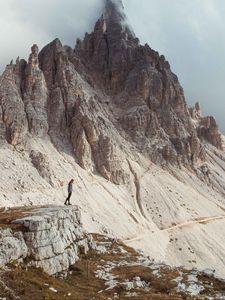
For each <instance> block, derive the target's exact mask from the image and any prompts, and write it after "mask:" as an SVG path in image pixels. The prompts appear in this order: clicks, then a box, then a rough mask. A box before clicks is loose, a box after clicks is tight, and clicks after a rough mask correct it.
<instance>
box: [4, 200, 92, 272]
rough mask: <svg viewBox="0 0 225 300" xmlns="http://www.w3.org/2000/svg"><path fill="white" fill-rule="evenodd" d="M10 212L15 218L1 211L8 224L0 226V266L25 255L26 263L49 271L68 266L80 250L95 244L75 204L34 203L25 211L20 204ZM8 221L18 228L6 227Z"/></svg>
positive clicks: (87, 248)
mask: <svg viewBox="0 0 225 300" xmlns="http://www.w3.org/2000/svg"><path fill="white" fill-rule="evenodd" d="M13 212H14V214H15V215H16V216H17V217H18V218H15V219H14V218H10V213H11V210H8V211H7V212H4V214H8V219H7V220H9V224H8V225H9V228H6V227H5V226H6V225H7V224H6V223H5V224H4V228H0V267H1V266H4V265H7V264H9V263H10V262H12V261H15V260H19V259H20V260H22V261H24V259H26V260H25V261H29V263H28V264H27V265H28V266H32V267H38V268H42V269H43V270H44V271H45V272H46V273H48V274H50V275H53V274H56V273H60V272H62V271H66V270H68V268H69V266H70V265H72V264H74V263H75V262H76V261H77V260H78V259H79V253H80V252H83V251H84V252H85V253H87V252H88V250H89V249H93V248H95V243H94V242H93V239H92V236H90V235H89V236H88V235H86V233H85V232H84V230H83V227H82V223H81V213H80V211H79V209H78V207H77V206H70V207H64V206H61V207H58V206H49V207H38V208H34V209H29V212H27V211H26V209H25V211H24V210H23V209H21V208H20V209H18V211H16V213H15V209H14V210H13ZM20 212H21V214H20ZM24 214H25V216H24ZM0 219H1V212H0ZM10 224H14V225H17V226H18V227H16V228H18V229H16V228H14V229H12V228H10ZM21 228H23V229H25V230H21ZM81 248H82V249H81Z"/></svg>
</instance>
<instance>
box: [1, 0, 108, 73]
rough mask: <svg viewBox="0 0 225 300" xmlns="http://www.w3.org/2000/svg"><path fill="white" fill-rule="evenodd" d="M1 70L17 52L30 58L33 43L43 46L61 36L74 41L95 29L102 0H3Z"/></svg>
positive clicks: (73, 43) (67, 41)
mask: <svg viewBox="0 0 225 300" xmlns="http://www.w3.org/2000/svg"><path fill="white" fill-rule="evenodd" d="M0 7H1V10H0V36H1V55H0V71H3V69H4V66H5V65H6V64H7V63H9V61H10V60H11V59H12V58H14V59H15V58H16V57H17V56H20V57H23V58H27V57H28V55H29V52H30V47H31V46H32V44H33V43H37V44H38V45H39V48H42V47H43V46H45V45H46V44H47V43H49V42H50V41H52V40H53V39H55V38H56V37H58V38H60V39H61V40H62V42H63V43H65V44H70V45H75V41H76V38H77V37H82V36H83V35H84V33H85V32H86V31H90V30H92V28H93V26H94V24H95V21H96V19H97V18H98V16H99V15H100V14H101V12H102V9H103V1H102V0H82V1H80V0H65V1H62V0H38V1H37V0H19V1H18V0H0Z"/></svg>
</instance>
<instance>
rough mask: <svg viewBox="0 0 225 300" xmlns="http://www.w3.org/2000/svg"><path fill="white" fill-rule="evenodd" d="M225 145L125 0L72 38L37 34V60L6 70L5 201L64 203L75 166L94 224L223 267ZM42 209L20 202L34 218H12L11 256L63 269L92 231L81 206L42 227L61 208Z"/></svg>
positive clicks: (2, 104) (168, 259)
mask: <svg viewBox="0 0 225 300" xmlns="http://www.w3.org/2000/svg"><path fill="white" fill-rule="evenodd" d="M200 100H201V99H200ZM224 146H225V137H224V136H222V135H221V134H220V132H219V129H218V126H217V124H216V121H215V119H214V118H213V117H211V116H209V117H205V116H203V115H202V113H201V109H200V106H199V104H196V105H195V107H193V108H189V107H188V105H187V103H186V100H185V96H184V92H183V89H182V87H181V85H180V83H179V80H178V78H177V76H176V75H175V74H174V73H173V72H172V68H171V67H170V65H169V63H168V62H167V61H166V59H165V57H164V56H163V55H160V54H159V53H158V52H156V51H155V50H153V49H151V47H150V46H148V45H147V44H146V45H141V44H140V42H139V40H138V38H137V37H136V36H135V34H134V33H133V32H132V30H131V29H130V26H129V25H128V24H127V20H126V16H125V12H124V9H123V5H122V1H120V0H116V1H113V0H105V7H104V11H103V12H102V15H101V16H100V17H99V19H98V21H97V22H96V25H95V27H94V28H93V31H92V32H91V33H89V34H86V35H85V37H84V38H83V39H82V40H81V39H78V40H77V43H76V45H74V46H73V47H69V46H64V45H62V43H61V42H60V41H59V39H55V40H54V41H52V42H51V43H49V44H48V45H46V46H45V47H44V48H43V49H40V51H39V48H38V46H37V45H33V46H32V48H31V53H30V56H29V59H28V60H27V61H26V60H24V59H20V58H18V59H17V60H16V61H15V63H13V61H12V62H11V63H10V64H9V65H7V67H6V69H5V71H4V72H3V74H2V75H1V76H0V178H1V181H0V205H2V207H5V206H7V207H13V206H24V205H25V206H27V205H29V206H31V205H34V206H37V205H41V206H42V205H46V204H50V203H51V204H54V205H59V206H60V205H62V204H63V203H64V201H65V197H66V190H67V183H68V181H69V180H70V179H71V178H74V179H75V183H76V184H75V186H74V194H73V197H72V200H71V201H72V203H73V204H78V205H79V206H80V207H81V211H82V216H83V217H82V219H83V226H84V228H85V229H86V231H87V232H96V233H98V234H102V235H108V236H113V237H114V238H115V239H120V240H122V241H124V242H125V243H126V244H127V245H128V246H131V247H133V248H135V249H136V250H138V249H140V248H141V249H142V250H143V251H144V253H145V255H146V256H150V257H152V258H154V259H155V261H163V262H165V264H167V265H170V266H171V267H174V268H175V267H178V266H185V268H186V269H193V268H196V269H198V270H200V271H202V270H205V269H207V268H209V269H213V270H214V269H215V274H216V275H217V276H218V277H221V278H225V260H224V253H225V235H224V228H225V192H224V191H225V151H224V149H225V147H224ZM41 211H42V216H41V217H40V216H37V215H36V217H34V216H33V217H32V219H31V220H30V221H28V222H26V221H25V220H24V219H23V217H24V216H25V217H26V218H27V217H28V215H27V210H26V211H25V212H24V211H23V209H22V211H21V213H18V214H17V213H16V212H15V214H17V215H15V216H14V217H13V219H12V220H14V221H15V220H18V219H23V220H22V221H19V223H18V221H16V224H13V225H10V228H15V227H16V228H22V229H21V231H19V233H16V235H17V236H16V235H15V232H14V231H13V230H12V229H11V230H10V229H9V225H6V229H5V230H4V239H5V240H6V241H7V243H4V245H6V246H4V247H5V248H4V249H5V250H4V251H5V252H4V253H5V254H4V256H3V257H2V259H3V261H4V264H5V263H8V262H9V261H12V260H15V261H17V260H18V258H21V257H22V258H25V261H26V264H27V265H28V266H33V267H35V266H40V267H42V269H45V271H46V272H49V273H50V274H53V273H54V274H55V273H58V272H61V271H63V270H64V269H65V268H67V267H68V266H69V264H70V263H74V262H76V261H77V259H78V256H79V251H77V248H79V245H78V243H83V240H84V241H86V242H84V243H85V244H87V243H90V241H88V239H87V238H86V237H85V235H84V233H81V232H80V225H79V212H75V211H74V213H73V214H72V215H73V216H71V217H70V218H69V219H66V220H64V219H63V218H61V217H60V216H59V217H58V218H59V219H60V221H59V222H60V223H59V224H55V225H54V227H52V228H48V227H49V226H50V225H49V223H48V222H47V221H46V222H47V223H46V224H45V225H44V227H45V228H46V229H45V230H42V229H41V226H42V225H40V224H41V223H42V221H40V220H39V218H41V219H42V218H45V216H46V218H47V219H48V218H49V219H51V217H50V216H49V211H46V210H43V209H41ZM36 212H37V211H36ZM54 213H55V212H54ZM64 213H65V212H63V214H64ZM60 214H61V213H60ZM33 218H38V219H37V220H36V221H35V222H34V220H33ZM39 223H40V224H39ZM56 223H57V221H56ZM71 223H74V224H75V225H69V224H71ZM6 224H9V222H6ZM30 224H35V225H34V226H36V225H37V227H38V228H39V229H38V233H37V234H36V235H35V234H34V233H33V232H32V230H31V232H29V230H28V229H29V226H33V225H30ZM73 226H75V228H74V230H75V229H76V231H77V233H76V234H75V235H71V233H70V231H68V230H73ZM64 227H65V228H67V231H68V232H67V233H65V236H64V238H63V241H62V242H60V243H58V238H59V235H60V231H61V230H62V231H64V229H65V228H64ZM56 231H57V233H56ZM67 234H68V236H67ZM48 236H50V240H49V239H48V238H47V237H48ZM37 237H38V239H39V237H40V241H39V242H38V243H37V240H36V238H37ZM50 241H52V242H53V244H51V245H49V242H50ZM52 242H50V243H52ZM73 243H75V244H73ZM71 244H73V246H71ZM7 245H8V247H7ZM74 245H76V246H74ZM10 247H11V248H10ZM89 247H90V245H89ZM9 255H11V258H8V256H9ZM23 260H24V259H23ZM134 277H135V276H134Z"/></svg>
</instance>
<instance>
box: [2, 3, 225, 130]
mask: <svg viewBox="0 0 225 300" xmlns="http://www.w3.org/2000/svg"><path fill="white" fill-rule="evenodd" d="M123 2H124V6H125V10H126V13H127V15H128V19H129V22H130V23H131V26H132V27H133V30H134V32H135V33H136V35H137V36H138V37H139V38H140V40H141V42H142V43H143V44H144V43H146V42H147V43H148V44H149V45H150V46H151V47H152V48H153V49H155V50H157V51H159V52H160V53H161V54H164V55H165V56H166V58H167V59H168V60H169V62H170V65H171V68H172V70H173V71H174V72H175V73H176V74H177V75H178V77H179V79H180V82H181V84H182V86H183V87H184V91H185V95H186V99H187V102H188V104H192V103H194V102H195V101H200V103H201V104H202V108H203V111H204V112H205V113H206V114H212V115H215V116H216V118H217V120H218V121H219V124H220V128H221V129H222V130H223V132H225V118H224V116H223V115H224V110H225V105H224V101H225V99H224V97H225V96H224V95H225V84H224V78H225V40H224V38H223V37H224V36H225V18H224V15H225V1H224V0H191V1H190V0H170V1H168V0H123ZM0 7H1V10H0V36H1V55H0V71H2V70H3V68H4V66H5V65H6V64H7V63H8V62H9V61H10V60H11V59H12V58H14V59H15V58H16V57H17V56H20V57H23V58H27V57H28V55H29V52H30V47H31V45H32V44H33V43H37V44H38V45H39V48H42V47H43V46H44V45H46V44H47V43H49V42H50V41H52V40H53V39H54V38H56V37H58V38H60V39H61V40H62V42H63V43H64V44H69V45H71V46H73V45H74V44H75V41H76V38H77V37H82V36H83V35H84V33H85V32H86V31H91V30H92V28H93V26H94V23H95V21H96V19H97V18H98V17H99V16H100V14H101V12H102V9H103V0H82V1H81V0H64V1H62V0H39V1H37V0H0Z"/></svg>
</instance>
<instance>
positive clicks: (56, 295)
mask: <svg viewBox="0 0 225 300" xmlns="http://www.w3.org/2000/svg"><path fill="white" fill-rule="evenodd" d="M0 226H1V228H0V267H1V268H0V299H6V300H11V299H12V300H14V299H21V300H27V299H30V297H32V298H33V299H34V300H36V299H37V300H40V299H52V300H61V299H73V300H75V299H76V300H79V299H80V300H83V299H90V300H91V299H93V300H94V299H96V300H97V299H99V300H101V299H127V298H131V299H171V300H172V299H173V300H175V299H224V298H225V292H224V291H225V282H223V281H220V280H219V279H216V278H215V277H214V272H213V270H205V271H204V272H198V271H197V270H184V269H183V268H171V267H168V266H166V265H165V264H163V263H156V262H155V261H153V260H152V259H151V258H150V257H145V256H143V255H142V254H141V253H138V252H136V251H134V250H133V249H132V248H130V247H127V246H125V245H124V244H123V243H121V242H119V241H117V240H115V239H110V238H108V237H106V236H102V235H97V234H92V235H90V234H87V233H85V232H84V230H83V227H82V223H81V214H80V212H79V210H78V209H77V207H54V206H51V207H37V208H32V209H31V208H17V209H9V210H2V211H1V212H0Z"/></svg>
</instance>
